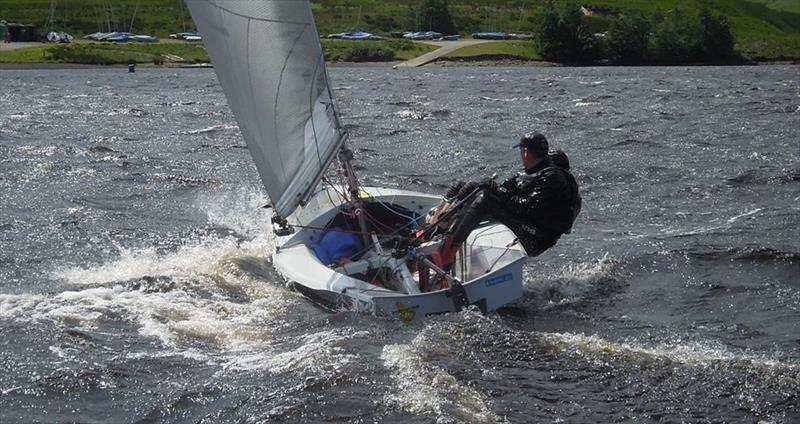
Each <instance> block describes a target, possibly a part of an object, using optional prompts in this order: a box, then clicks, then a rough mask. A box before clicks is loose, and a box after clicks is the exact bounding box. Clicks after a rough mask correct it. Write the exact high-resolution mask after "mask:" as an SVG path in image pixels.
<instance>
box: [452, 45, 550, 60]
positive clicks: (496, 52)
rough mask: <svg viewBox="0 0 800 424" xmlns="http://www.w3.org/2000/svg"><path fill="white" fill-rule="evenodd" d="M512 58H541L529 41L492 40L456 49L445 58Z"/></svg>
mask: <svg viewBox="0 0 800 424" xmlns="http://www.w3.org/2000/svg"><path fill="white" fill-rule="evenodd" d="M500 57H504V58H513V59H522V60H542V58H541V56H539V54H538V53H536V49H535V48H534V47H533V42H530V41H492V42H488V43H483V44H476V45H473V46H467V47H464V48H461V49H458V50H456V51H454V52H452V53H450V54H448V55H447V56H445V58H447V59H492V58H500Z"/></svg>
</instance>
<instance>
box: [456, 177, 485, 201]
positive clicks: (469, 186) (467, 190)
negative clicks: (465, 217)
mask: <svg viewBox="0 0 800 424" xmlns="http://www.w3.org/2000/svg"><path fill="white" fill-rule="evenodd" d="M480 186H481V185H480V183H476V182H474V181H470V182H468V183H466V184H464V185H463V186H462V187H461V190H459V191H458V194H457V195H456V200H463V199H465V198H466V197H467V196H469V195H470V194H472V192H473V191H475V189H476V188H479V187H480Z"/></svg>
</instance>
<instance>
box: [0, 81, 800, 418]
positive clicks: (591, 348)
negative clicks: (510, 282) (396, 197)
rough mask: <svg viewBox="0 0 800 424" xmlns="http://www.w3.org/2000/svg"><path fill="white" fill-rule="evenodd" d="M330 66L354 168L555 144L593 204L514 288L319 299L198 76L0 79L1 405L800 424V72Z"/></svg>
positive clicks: (508, 159) (397, 171) (150, 413)
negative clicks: (501, 305)
mask: <svg viewBox="0 0 800 424" xmlns="http://www.w3.org/2000/svg"><path fill="white" fill-rule="evenodd" d="M331 79H332V81H333V85H334V87H335V95H336V97H337V99H338V101H339V107H340V112H341V115H342V122H343V123H344V124H346V127H347V130H348V131H349V133H350V135H351V137H350V140H351V146H352V147H353V148H354V151H355V153H356V163H357V165H358V170H359V174H360V176H361V179H362V182H363V183H365V184H367V185H381V186H391V187H402V188H408V189H413V190H418V191H423V192H429V193H441V192H444V191H445V189H446V187H447V186H448V185H449V184H451V183H452V182H453V181H455V180H458V179H464V180H469V179H479V178H480V177H483V176H487V175H491V174H492V173H495V172H496V173H498V175H499V176H500V177H501V178H504V177H506V176H510V175H512V174H513V173H514V172H515V171H516V170H517V168H518V167H519V164H518V161H519V155H518V153H517V152H516V151H515V150H513V149H511V148H510V146H511V145H513V144H514V143H515V142H516V140H517V139H518V138H519V136H520V135H522V134H524V133H526V132H528V131H533V130H537V131H541V132H543V133H544V134H546V135H547V136H548V138H549V139H550V144H551V147H553V148H561V149H563V150H565V151H566V152H567V153H568V154H569V156H570V159H571V162H572V165H573V170H574V172H575V174H576V176H577V177H578V180H579V182H580V184H581V190H582V194H583V198H584V208H583V212H582V214H581V216H580V217H579V218H578V222H577V224H576V226H575V228H574V230H573V232H572V234H569V235H566V236H564V237H562V239H561V241H560V242H559V244H558V245H557V246H556V247H554V248H553V249H551V250H549V251H548V252H546V253H545V254H543V255H542V256H540V257H537V258H534V259H530V260H528V262H527V263H526V269H525V276H526V277H525V297H524V299H523V300H522V301H521V302H519V304H517V305H515V306H514V307H511V308H508V309H507V310H505V311H503V312H502V313H500V314H493V315H489V316H483V315H481V314H480V313H477V312H475V311H465V312H462V313H460V314H450V315H447V316H440V317H434V318H430V319H428V320H426V321H423V322H421V323H416V324H413V325H407V324H403V323H402V322H394V321H386V320H383V319H376V318H374V317H370V316H366V315H359V314H356V313H351V312H340V313H336V314H331V313H328V312H325V311H322V310H320V309H318V308H316V307H315V306H314V305H312V304H311V303H309V302H308V301H307V300H306V299H305V298H304V297H302V296H301V295H299V294H298V293H295V292H293V291H290V290H288V289H287V288H286V284H285V283H284V282H283V281H282V280H281V279H280V277H278V275H277V274H276V272H275V270H274V269H273V268H272V266H271V264H270V261H269V257H270V254H271V252H272V251H273V249H274V245H273V242H272V239H271V238H270V231H269V226H268V220H269V211H268V210H266V209H262V208H261V206H263V205H264V204H266V203H268V201H269V200H268V199H267V197H266V195H265V192H264V191H263V188H262V187H261V185H260V180H259V178H258V175H257V173H256V170H255V166H254V165H253V163H252V160H251V158H250V157H249V153H248V151H247V150H246V148H245V146H244V143H243V141H242V140H241V138H240V135H239V132H238V128H237V125H236V122H235V120H234V119H233V117H232V114H231V113H230V111H229V109H228V108H227V105H226V101H225V97H224V95H223V94H222V92H221V90H220V88H219V86H218V84H217V81H216V78H215V76H214V73H213V71H211V70H149V69H148V70H140V71H138V72H136V73H135V74H128V73H126V72H125V70H123V69H98V70H48V71H0V331H1V332H2V337H0V344H1V345H2V348H0V422H4V423H5V422H9V423H10V422H73V421H77V422H120V423H122V422H139V423H147V422H176V423H178V422H181V423H182V422H192V423H194V422H209V423H212V422H213V423H216V422H396V423H429V422H440V423H451V422H453V423H455V422H512V423H522V422H556V421H557V422H575V423H585V422H610V421H627V422H655V421H661V422H681V421H683V422H709V421H711V422H722V421H724V422H747V423H753V422H775V423H780V422H785V423H791V422H798V421H800V394H799V393H800V241H799V240H800V72H798V68H797V67H792V66H785V67H784V66H763V67H725V68H717V67H700V68H681V67H675V68H610V67H609V68H513V69H512V68H509V69H497V68H487V69H482V68H478V69H476V68H469V69H467V68H463V69H450V68H448V69H416V70H404V71H402V72H401V71H392V70H388V69H357V68H336V69H332V70H331Z"/></svg>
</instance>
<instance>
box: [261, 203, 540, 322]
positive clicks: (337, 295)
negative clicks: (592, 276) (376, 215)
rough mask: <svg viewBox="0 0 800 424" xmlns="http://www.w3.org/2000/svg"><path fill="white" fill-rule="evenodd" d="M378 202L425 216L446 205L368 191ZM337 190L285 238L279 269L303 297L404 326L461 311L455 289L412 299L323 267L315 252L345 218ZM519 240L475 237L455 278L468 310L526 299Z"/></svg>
mask: <svg viewBox="0 0 800 424" xmlns="http://www.w3.org/2000/svg"><path fill="white" fill-rule="evenodd" d="M362 190H363V191H364V192H366V193H367V194H368V195H369V197H370V198H371V199H372V200H373V201H381V202H386V203H391V204H394V205H399V206H403V207H405V208H406V209H408V210H411V211H414V212H417V213H418V214H420V215H425V214H426V213H427V212H428V211H429V210H430V209H431V208H433V207H435V206H436V205H438V204H439V202H440V201H441V198H440V197H438V196H432V195H427V194H422V193H416V192H411V191H405V190H395V189H381V188H363V189H362ZM340 202H341V199H340V198H339V197H338V195H336V194H335V192H334V191H333V190H326V189H325V188H321V189H320V191H318V192H317V193H316V194H315V195H314V196H313V197H312V198H311V200H310V201H309V202H308V203H307V204H306V206H305V207H304V208H301V209H299V210H298V211H297V212H296V213H295V214H293V215H292V216H290V217H289V219H288V220H289V222H290V224H292V225H295V226H296V227H295V228H297V230H296V231H295V233H294V234H291V235H288V236H284V237H279V238H278V240H277V248H276V251H275V254H274V256H273V263H274V265H275V267H276V269H277V270H278V272H279V273H281V274H282V275H283V276H284V277H285V278H286V279H287V280H289V281H291V282H293V283H295V287H296V288H297V289H298V291H300V292H301V293H303V294H305V295H307V296H309V297H311V298H314V299H315V300H317V301H321V302H323V303H325V304H327V305H330V306H333V307H339V308H348V309H355V310H359V311H365V312H369V313H372V314H375V315H379V316H384V317H388V318H399V319H402V320H404V321H411V320H415V319H420V318H424V317H426V316H429V315H433V314H442V313H447V312H455V311H458V310H460V309H461V308H462V307H463V306H464V305H463V304H462V303H461V302H460V301H459V300H458V299H454V292H453V290H451V289H443V290H436V291H430V292H423V293H417V294H407V293H404V292H400V291H394V290H390V289H387V288H383V287H379V286H376V285H372V284H370V283H368V282H366V281H363V280H360V279H357V278H354V277H351V276H349V275H346V274H344V273H340V272H337V271H336V270H334V269H333V268H331V267H328V266H326V265H324V264H323V263H322V262H320V261H319V260H318V259H317V257H316V255H315V254H314V252H313V251H312V250H311V248H310V247H309V246H310V244H311V241H312V240H313V239H314V238H315V237H318V236H319V235H320V234H321V230H320V228H321V227H324V226H325V225H326V224H327V223H328V222H329V221H330V220H331V219H333V218H334V217H335V216H336V214H337V213H338V212H339V211H338V209H337V207H336V206H337V205H338V204H339V203H340ZM514 240H515V236H514V234H513V233H512V232H511V231H510V230H509V229H508V228H507V227H505V226H503V225H501V224H496V223H487V224H486V225H484V226H481V227H479V228H478V229H476V230H475V231H473V233H472V234H471V235H470V237H469V238H468V239H467V242H466V243H465V247H464V248H463V249H462V251H461V253H460V255H459V257H458V258H457V261H456V264H455V267H454V269H455V270H456V272H455V276H456V278H458V279H459V280H460V281H461V282H463V283H462V284H461V286H462V287H463V288H464V292H465V294H466V302H465V303H466V304H469V305H475V306H477V307H478V308H479V309H480V310H481V311H483V312H491V311H494V310H496V309H498V308H500V307H502V306H503V305H506V304H508V303H510V302H514V301H515V300H518V299H519V298H521V297H522V293H523V291H522V264H523V261H524V259H525V257H526V254H525V251H524V250H523V249H522V247H521V246H520V245H519V244H515V243H514Z"/></svg>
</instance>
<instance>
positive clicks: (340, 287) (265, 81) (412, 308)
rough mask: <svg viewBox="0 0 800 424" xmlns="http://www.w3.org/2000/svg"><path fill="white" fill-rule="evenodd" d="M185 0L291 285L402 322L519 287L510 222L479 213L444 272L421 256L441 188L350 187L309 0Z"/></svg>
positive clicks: (432, 245) (348, 158)
mask: <svg viewBox="0 0 800 424" xmlns="http://www.w3.org/2000/svg"><path fill="white" fill-rule="evenodd" d="M186 4H187V5H188V7H189V9H190V10H191V13H192V17H193V18H194V22H195V23H196V25H197V28H198V29H199V30H200V33H202V34H203V42H204V43H205V45H206V48H207V50H208V53H209V56H210V58H211V60H212V62H213V63H214V70H215V72H216V73H217V77H218V79H219V82H220V84H221V85H222V88H223V91H224V92H225V95H226V97H227V99H228V104H229V106H230V108H231V110H232V111H233V113H234V115H235V117H236V120H237V122H238V124H239V129H240V130H241V133H242V135H243V137H244V139H245V141H246V143H247V146H248V148H249V151H250V153H251V154H252V156H253V159H254V161H255V164H256V167H257V169H258V172H259V174H260V176H261V179H262V181H263V184H264V187H265V188H266V190H267V193H268V194H269V196H270V199H271V201H272V207H273V208H274V216H273V222H272V223H273V227H274V229H275V233H276V250H275V253H274V255H273V258H272V259H273V264H274V266H275V268H276V269H277V270H278V272H279V273H280V274H282V275H283V276H284V277H285V278H286V279H287V280H288V281H290V282H291V283H292V284H293V286H294V287H295V288H296V289H297V290H298V291H300V292H301V293H303V294H304V295H306V296H308V297H310V298H312V299H314V300H316V301H318V302H322V303H324V304H325V305H328V306H333V307H336V308H348V309H355V310H359V311H367V312H370V313H373V314H376V315H380V316H385V317H390V318H399V319H402V320H405V321H410V320H414V319H420V318H423V317H425V316H428V315H432V314H441V313H447V312H454V311H459V310H461V309H462V308H464V307H466V306H468V305H475V306H477V307H478V308H479V309H480V310H481V311H483V312H489V311H494V310H496V309H497V308H500V307H501V306H503V305H506V304H508V303H509V302H513V301H515V300H517V299H519V298H520V297H522V264H523V259H524V258H525V257H526V255H525V252H524V250H523V249H522V247H520V246H519V245H518V244H516V243H515V236H514V234H513V233H512V232H511V231H510V230H509V229H508V228H506V227H505V226H503V225H501V224H497V223H493V222H487V223H484V224H483V225H482V226H481V227H479V228H478V229H477V230H475V231H473V233H472V234H471V235H470V237H469V238H468V239H467V242H466V243H465V244H464V246H463V247H462V249H461V250H460V252H459V254H458V255H457V258H456V263H455V264H454V267H453V270H452V271H449V272H444V271H443V270H442V269H440V268H438V267H436V265H435V264H434V263H433V262H431V261H430V260H429V259H428V258H429V255H430V254H431V253H432V252H433V251H434V250H435V249H437V248H438V246H439V244H440V243H441V240H440V239H437V238H436V237H435V236H433V237H432V236H431V233H434V232H435V231H433V230H435V227H436V226H437V224H438V223H439V222H442V221H436V222H433V223H429V222H428V220H430V219H431V216H432V213H433V211H434V210H435V209H436V208H437V207H438V206H439V205H440V204H441V197H439V196H433V195H428V194H423V193H416V192H411V191H406V190H397V189H391V188H376V187H362V186H360V185H359V183H358V179H357V176H356V174H355V171H354V169H353V166H352V159H353V155H352V152H351V151H350V150H349V149H348V148H347V143H346V134H345V133H344V131H343V130H342V127H341V125H340V124H339V119H338V116H337V113H336V106H335V103H334V100H333V95H332V92H331V87H330V83H329V80H328V74H327V70H326V67H325V61H324V58H323V53H322V47H321V45H320V41H319V34H318V33H317V29H316V26H315V24H314V18H313V15H312V12H311V5H310V2H309V1H305V0H252V1H230V0H192V1H187V2H186ZM334 162H338V165H339V166H338V167H336V168H334V169H332V170H331V171H334V170H338V172H328V171H329V168H331V166H332V164H333V163H334ZM326 173H327V174H335V175H333V177H326ZM335 177H338V178H339V180H340V182H339V184H335V183H333V182H331V181H330V179H331V178H335ZM457 207H458V204H456V205H453V206H452V207H451V209H449V210H448V211H447V212H445V213H444V216H447V215H448V214H450V213H451V212H453V211H455V210H456V208H457Z"/></svg>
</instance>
